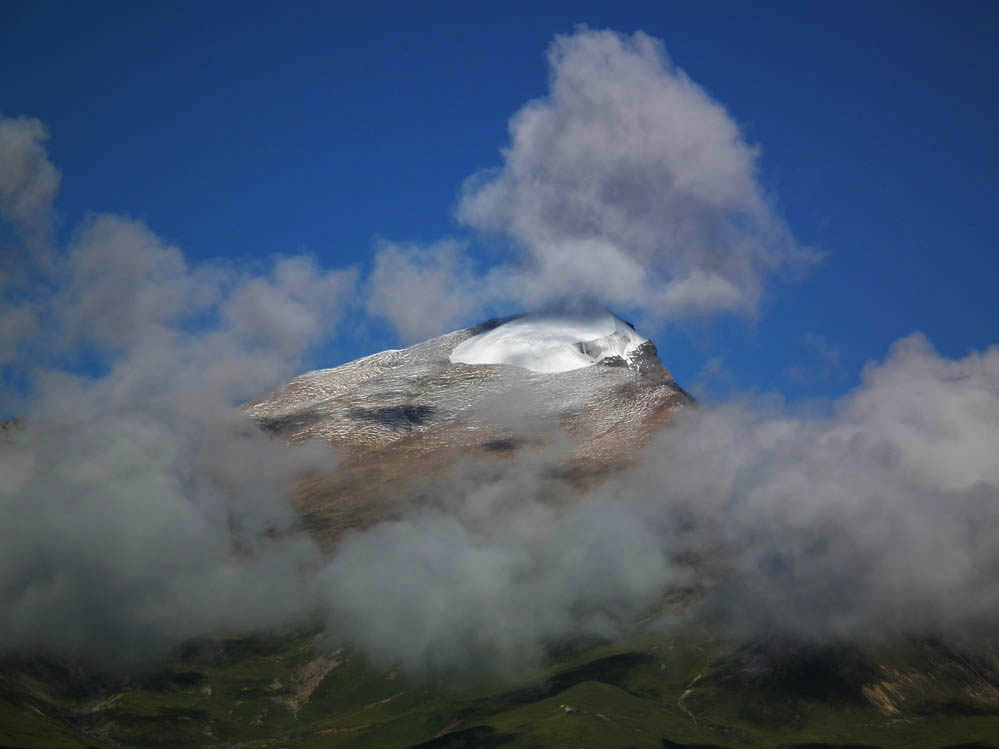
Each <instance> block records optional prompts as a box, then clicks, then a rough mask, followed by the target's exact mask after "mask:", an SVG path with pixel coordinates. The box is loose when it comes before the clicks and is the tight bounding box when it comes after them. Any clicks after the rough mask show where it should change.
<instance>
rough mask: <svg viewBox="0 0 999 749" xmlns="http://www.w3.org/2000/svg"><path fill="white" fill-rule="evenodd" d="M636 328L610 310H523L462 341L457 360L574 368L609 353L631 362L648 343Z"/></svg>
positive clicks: (555, 369) (453, 357)
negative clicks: (578, 312)
mask: <svg viewBox="0 0 999 749" xmlns="http://www.w3.org/2000/svg"><path fill="white" fill-rule="evenodd" d="M646 342H647V339H646V338H643V337H642V336H640V335H639V334H638V333H637V332H636V331H635V329H634V328H633V327H632V326H631V325H629V324H628V323H626V322H625V321H624V320H621V319H619V318H617V317H615V316H614V315H612V314H610V313H609V312H603V311H600V312H590V313H584V314H566V313H547V314H533V315H523V316H521V317H516V318H514V319H512V320H508V321H506V322H504V323H502V324H500V325H498V326H496V327H494V328H492V329H491V330H487V331H484V332H482V333H479V334H478V335H473V336H472V337H471V338H469V339H467V340H465V341H463V342H462V343H460V344H458V345H457V346H456V347H455V348H454V350H453V351H452V352H451V356H450V361H451V362H452V363H455V364H509V365H513V366H517V367H523V368H524V369H529V370H531V371H532V372H549V373H550V372H571V371H572V370H574V369H582V368H583V367H588V366H590V365H592V364H596V363H597V362H599V361H603V360H604V359H607V358H609V357H615V356H616V357H620V358H621V359H622V360H623V362H624V363H628V364H630V362H631V357H632V355H633V354H634V353H635V352H636V351H637V350H638V348H639V347H640V346H641V345H642V344H643V343H646Z"/></svg>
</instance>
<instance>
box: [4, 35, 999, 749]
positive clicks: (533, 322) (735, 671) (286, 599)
mask: <svg viewBox="0 0 999 749" xmlns="http://www.w3.org/2000/svg"><path fill="white" fill-rule="evenodd" d="M548 61H549V66H550V73H551V77H550V78H551V80H550V90H549V92H548V94H547V96H546V97H544V98H542V99H538V100H535V101H532V102H530V103H528V104H526V105H525V106H524V107H523V108H522V109H521V110H520V111H519V112H518V113H517V114H516V115H515V116H514V117H513V119H512V120H511V127H510V133H511V143H510V146H509V148H508V149H506V150H504V152H503V164H502V165H501V167H499V168H498V169H495V170H490V171H487V172H483V173H481V174H479V175H476V176H474V177H473V178H472V179H470V180H469V181H468V182H467V183H466V184H465V185H464V187H463V189H462V192H461V196H460V199H459V206H458V216H459V220H460V221H461V222H462V223H463V225H464V226H466V227H469V228H471V229H474V230H475V231H478V232H481V233H482V234H483V236H491V237H492V239H493V241H496V242H498V243H499V245H501V246H502V247H505V248H506V249H505V250H501V251H500V253H499V256H498V259H497V261H496V262H495V263H494V264H492V265H490V266H489V267H486V268H483V267H481V265H476V264H475V263H473V262H471V260H470V259H469V258H468V257H466V256H464V255H463V254H462V246H461V244H460V243H458V242H454V241H450V240H442V241H441V242H440V243H436V244H432V245H428V246H414V245H394V244H391V243H383V244H381V245H379V246H378V247H377V248H376V251H375V254H374V257H373V260H372V268H371V269H370V271H369V272H367V273H365V272H363V271H362V270H361V269H358V268H333V269H330V268H325V267H323V266H322V265H321V264H320V263H318V262H317V261H316V260H315V259H314V258H311V257H309V256H282V257H276V258H273V259H271V260H270V261H268V262H262V261H261V262H257V263H254V264H246V265H238V264H234V263H232V262H223V261H198V262H194V261H191V260H190V259H189V258H188V257H187V256H185V254H184V253H183V252H182V251H181V250H180V249H179V248H177V247H174V246H172V245H171V244H170V243H169V242H167V241H165V240H164V239H162V238H161V237H159V236H157V235H156V234H155V233H154V232H153V231H152V230H151V229H150V228H149V227H147V226H145V225H144V224H143V223H142V222H140V221H136V220H133V219H129V218H125V217H122V216H118V215H111V214H95V215H92V216H90V217H88V218H87V219H85V220H84V221H83V222H82V223H81V224H80V225H79V226H77V227H75V228H74V230H73V231H72V232H71V233H70V234H69V238H68V240H66V241H61V240H60V237H61V236H62V234H60V232H59V231H57V229H58V226H57V223H58V222H57V215H56V213H55V211H54V201H55V197H56V194H57V190H58V185H59V181H60V174H59V171H58V169H57V168H56V167H55V166H54V165H53V164H52V163H51V162H50V160H49V158H48V153H47V151H46V148H45V140H46V138H47V132H46V130H45V127H44V125H43V124H42V123H41V122H39V121H38V120H36V119H33V118H30V117H4V118H0V155H2V156H3V159H4V160H3V162H2V164H3V169H2V170H0V217H2V219H3V221H4V227H5V228H4V232H5V233H4V234H3V236H2V239H3V251H4V255H3V260H4V266H3V269H2V270H3V275H2V277H0V284H2V288H3V291H4V295H3V297H2V298H0V333H2V337H0V364H2V365H3V381H2V384H3V388H2V396H3V401H2V408H3V412H4V415H5V428H4V429H3V430H2V432H0V611H2V612H3V615H2V616H0V659H2V665H0V674H2V680H0V690H2V691H0V710H2V711H3V712H2V713H0V715H2V718H3V721H2V725H0V731H3V732H4V733H0V743H4V744H10V745H14V746H51V745H73V744H74V743H75V744H77V745H90V744H103V745H126V746H131V745H136V746H138V745H167V746H176V745H199V744H201V745H222V746H236V745H247V744H249V745H260V746H287V745H302V746H309V745H318V746H327V745H340V744H343V745H349V744H354V745H357V746H378V745H382V746H406V745H421V744H422V745H425V746H480V745H481V746H498V745H510V746H518V745H519V746H537V745H541V746H546V745H578V744H580V743H582V742H584V741H591V740H592V741H595V742H596V743H597V744H598V745H600V744H603V745H612V746H613V745H625V746H628V745H639V746H641V745H648V746H676V745H681V746H682V745H687V746H697V745H701V746H706V745H707V746H761V745H762V746H778V745H829V744H833V745H835V744H840V745H850V744H853V745H857V744H860V745H874V746H909V745H917V746H950V745H962V744H963V745H970V744H975V745H981V744H986V745H987V744H989V743H995V742H996V740H997V739H996V737H997V736H999V717H997V711H999V675H997V662H999V661H997V657H996V653H997V650H996V643H995V625H996V618H997V614H999V551H997V547H996V544H995V538H996V531H997V530H999V510H997V508H999V348H996V347H990V348H988V349H986V350H984V351H973V352H969V353H967V354H966V355H963V356H961V357H957V358H954V357H948V356H943V355H941V354H939V353H937V352H936V351H935V350H934V348H933V346H932V344H931V343H930V342H929V341H928V340H927V339H926V338H925V337H924V336H923V335H921V334H919V333H913V334H911V335H908V336H906V337H904V338H901V339H900V340H898V341H896V342H895V343H894V344H892V345H891V346H890V347H888V348H887V351H886V354H885V355H884V357H883V358H882V359H881V360H878V361H872V362H870V363H869V364H868V365H867V366H866V368H865V370H864V372H863V376H862V379H861V383H860V385H859V386H858V387H856V388H855V389H854V390H852V391H851V392H849V393H847V394H845V395H843V396H842V397H840V398H838V399H836V400H834V401H831V402H828V403H824V404H818V405H814V404H812V407H811V408H808V407H804V406H798V405H787V404H785V403H783V402H782V401H781V399H780V398H779V397H777V396H772V395H766V394H755V393H748V394H743V395H740V396H737V397H734V398H732V399H731V400H730V401H728V402H723V403H716V404H712V403H710V402H701V403H698V404H695V403H694V402H693V399H692V398H691V397H690V396H689V395H688V394H687V392H686V390H685V389H684V387H683V385H685V383H680V384H677V383H676V382H674V381H673V378H672V375H671V374H670V372H669V369H668V367H669V365H670V352H669V351H659V350H657V348H656V346H655V343H654V342H653V341H652V340H651V339H650V337H649V336H647V335H645V334H643V333H642V332H640V331H645V330H647V329H648V328H647V327H646V325H645V323H646V322H648V323H649V324H650V325H658V324H659V323H661V322H662V321H663V320H664V319H668V320H669V321H670V324H679V323H680V322H682V321H683V320H685V319H688V318H689V317H697V316H699V315H707V314H712V313H718V312H728V313H736V314H745V315H749V316H752V315H753V314H754V312H755V311H756V310H757V309H758V308H759V305H760V303H761V300H762V298H763V296H764V294H765V292H766V289H767V284H768V280H769V279H770V278H771V277H772V276H773V275H774V274H776V273H778V272H781V271H783V272H788V271H791V270H795V271H796V272H803V271H804V270H806V269H807V268H808V267H810V266H811V265H814V264H815V263H816V262H818V261H819V260H820V256H821V254H820V253H817V252H815V251H812V250H810V249H808V248H804V247H802V246H800V245H799V243H798V242H797V241H796V240H795V239H794V237H793V236H791V233H790V230H789V229H788V228H787V226H786V224H785V222H784V220H783V219H782V218H781V216H780V215H779V213H778V212H777V211H776V209H775V207H774V206H773V205H772V203H771V201H770V200H769V199H768V198H767V195H766V191H765V190H763V189H762V186H761V183H760V182H759V179H758V174H757V171H756V160H757V157H758V151H757V150H756V149H754V148H753V147H752V146H751V145H749V144H748V143H747V142H746V140H745V138H744V137H743V135H742V133H741V131H740V129H739V127H738V126H737V125H736V123H735V122H734V121H733V120H732V119H731V117H729V115H728V114H727V113H726V111H725V110H724V108H723V107H721V106H720V105H719V104H718V103H717V102H715V101H714V100H713V99H711V97H710V96H709V95H708V94H707V93H706V92H705V91H704V90H703V89H701V88H700V87H699V86H697V85H696V84H695V83H694V82H692V81H691V80H690V78H689V77H688V76H687V75H686V74H684V73H683V71H681V70H679V69H678V68H676V67H675V66H674V65H673V64H672V62H671V61H670V60H669V58H668V57H667V56H666V54H665V50H664V48H663V47H662V45H661V44H660V43H658V42H656V41H655V40H653V39H651V38H649V37H647V36H646V35H643V34H635V35H632V36H625V35H621V34H617V33H614V32H609V31H608V32H604V31H592V30H589V29H585V28H582V29H579V30H577V31H576V32H575V33H573V34H569V35H564V36H559V37H558V38H557V39H556V40H555V41H554V42H553V44H552V47H551V49H550V50H549V55H548ZM584 84H585V85H584ZM628 102H631V103H633V105H634V109H628V108H627V107H624V104H625V103H628ZM622 111H625V112H630V113H631V116H629V117H621V116H619V115H620V113H621V112H622ZM664 113H679V115H678V116H677V117H666V118H664V116H663V115H664ZM681 115H682V116H681ZM594 143H598V144H601V148H594V147H593V144H594ZM593 299H599V300H602V302H603V303H604V304H607V305H609V308H610V309H613V310H614V314H611V313H610V312H607V311H606V310H604V309H602V308H601V311H599V312H597V311H594V308H593V307H592V305H591V300H593ZM581 300H582V301H581ZM504 306H507V307H509V306H516V307H517V308H518V309H520V310H523V311H526V314H525V315H523V316H517V317H513V318H504V317H500V318H494V319H491V320H490V319H489V318H490V317H491V316H492V314H493V311H494V308H501V307H504ZM632 313H636V314H635V315H633V314H632ZM618 315H622V316H623V317H619V316H618ZM358 316H360V317H359V318H358ZM624 318H627V319H628V320H634V322H635V324H634V325H633V324H631V323H630V322H626V321H625V319H624ZM358 319H360V320H361V322H360V323H359V322H358ZM371 320H378V321H381V322H385V323H388V324H390V325H392V326H393V328H394V330H396V332H397V333H398V335H399V336H400V338H401V339H402V340H404V341H411V340H421V339H423V340H422V342H421V343H416V344H414V345H412V346H408V347H403V348H399V349H394V350H390V351H383V352H377V353H372V354H371V355H370V356H368V357H365V358H362V359H359V360H357V361H354V362H350V363H347V364H345V365H342V366H340V367H335V368H332V369H323V370H312V369H311V367H312V366H313V364H312V360H311V358H310V355H311V354H312V353H313V352H314V351H315V350H316V349H317V347H318V346H320V345H321V344H322V343H323V342H324V341H327V340H329V339H330V337H332V336H336V335H337V334H338V332H342V331H343V330H344V328H345V327H347V326H353V327H352V329H355V330H356V329H362V328H363V325H364V324H365V323H367V322H370V321H371ZM481 320H489V321H488V322H483V323H481V324H480V325H477V326H475V327H471V328H469V327H465V326H467V325H469V324H470V323H473V322H475V321H481ZM447 330H451V331H452V332H450V333H445V332H444V331H447ZM442 333H443V335H441V334H442ZM664 365H665V366H664ZM7 416H10V417H14V416H16V417H17V421H16V423H14V424H12V425H10V426H6V422H7V419H6V417H7Z"/></svg>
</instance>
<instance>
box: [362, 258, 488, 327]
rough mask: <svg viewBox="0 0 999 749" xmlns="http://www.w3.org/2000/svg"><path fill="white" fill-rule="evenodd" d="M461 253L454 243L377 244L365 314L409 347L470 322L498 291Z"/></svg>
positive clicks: (369, 280)
mask: <svg viewBox="0 0 999 749" xmlns="http://www.w3.org/2000/svg"><path fill="white" fill-rule="evenodd" d="M464 250H465V247H464V246H463V245H461V244H459V243H458V242H454V241H442V242H438V243H436V244H434V245H430V246H427V247H421V246H419V245H412V244H406V245H400V244H394V243H392V242H381V243H379V245H378V247H377V251H376V253H375V266H374V270H373V271H372V273H371V276H370V277H369V279H368V288H367V291H368V298H367V311H368V314H370V315H372V316H374V317H380V318H382V319H384V320H386V321H388V322H389V323H390V324H391V325H392V326H393V328H394V329H395V330H396V331H397V332H398V333H399V335H400V336H401V337H402V339H403V340H404V341H406V342H407V343H412V342H414V341H418V340H422V339H425V338H431V337H433V336H437V335H440V334H441V333H444V332H446V331H448V330H451V329H453V328H455V327H458V326H461V325H469V324H471V323H470V321H469V317H470V316H472V315H475V314H477V313H480V312H481V311H482V309H483V308H484V307H487V306H488V305H489V304H490V302H491V301H493V299H494V298H495V295H496V294H497V289H496V287H495V286H491V285H490V284H488V283H487V282H486V279H484V278H481V277H479V276H476V274H475V272H474V270H473V268H472V267H471V264H470V262H469V260H468V259H467V257H466V256H465V255H464ZM475 322H477V321H475Z"/></svg>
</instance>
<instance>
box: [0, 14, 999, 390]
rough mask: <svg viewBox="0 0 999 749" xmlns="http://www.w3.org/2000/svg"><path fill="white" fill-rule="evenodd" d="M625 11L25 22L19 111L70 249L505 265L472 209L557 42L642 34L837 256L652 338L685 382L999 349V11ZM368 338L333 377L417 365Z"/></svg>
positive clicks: (12, 80) (823, 375) (817, 372)
mask: <svg viewBox="0 0 999 749" xmlns="http://www.w3.org/2000/svg"><path fill="white" fill-rule="evenodd" d="M608 5H609V4H607V3H591V4H587V3H572V4H567V3H566V4H563V3H548V4H545V7H544V8H543V9H541V10H538V9H537V8H536V7H535V5H534V4H515V3H514V4H509V3H508V4H504V5H502V6H497V7H495V8H491V7H490V8H486V7H483V8H474V9H473V8H461V9H458V8H456V7H454V6H448V5H445V4H421V5H419V6H415V5H412V4H401V3H400V4H387V3H386V4H369V5H366V6H365V8H363V9H362V8H360V7H357V8H355V7H349V6H347V5H345V4H339V3H318V4H297V3H288V4H283V5H281V6H279V7H275V6H274V5H270V4H268V5H265V4H254V3H240V4H226V3H219V4H213V6H212V7H211V8H209V9H206V8H203V7H199V6H198V5H195V4H171V5H170V6H169V7H167V6H163V7H156V8H153V7H145V5H144V4H135V3H100V4H93V5H84V4H79V3H42V2H39V3H10V2H6V3H3V4H0V71H2V78H3V80H4V84H3V86H2V89H0V113H2V114H4V115H7V116H20V115H27V116H32V117H37V118H38V119H40V120H41V121H42V122H43V123H45V125H46V126H47V127H48V129H49V131H50V133H51V140H50V141H49V142H48V144H47V146H48V151H49V155H50V158H51V160H52V161H53V162H54V163H55V164H56V165H57V166H58V167H59V168H60V169H61V170H62V173H63V179H62V185H61V188H60V192H59V196H58V199H57V201H56V208H57V210H58V213H59V216H60V226H61V229H62V232H63V234H64V235H68V234H69V233H70V232H71V231H72V229H73V227H74V226H75V225H76V224H77V222H78V221H79V220H80V219H81V218H82V217H83V216H85V215H86V214H87V213H88V212H91V211H110V212H116V213H121V214H124V215H126V216H130V217H134V218H139V219H142V220H143V221H145V222H146V223H147V224H148V226H149V227H150V228H151V229H152V230H153V231H154V232H156V233H157V234H158V235H159V236H161V237H163V238H164V239H166V240H167V241H169V242H170V243H173V244H176V245H178V246H180V247H181V248H183V250H184V252H185V254H186V255H187V256H188V257H189V258H192V259H195V260H198V259H210V258H217V257H223V258H229V259H233V260H253V259H254V258H263V257H267V256H270V255H272V254H274V253H281V254H286V253H295V252H300V251H303V250H304V251H306V252H309V253H312V254H313V255H315V256H316V258H317V259H318V261H319V262H320V263H321V264H322V265H324V266H328V267H331V268H338V267H343V266H346V265H351V264H357V265H359V266H360V268H361V269H362V272H363V273H367V272H368V271H370V269H371V265H372V262H373V258H374V252H375V246H376V242H377V241H378V240H379V239H385V240H389V241H393V242H417V243H432V242H435V241H438V240H441V239H445V238H448V237H457V238H461V239H465V240H467V241H468V242H469V243H470V244H469V249H468V250H467V251H468V252H469V253H470V256H471V259H472V260H473V262H476V263H482V264H488V262H489V258H490V254H489V253H490V252H491V251H492V250H491V249H490V246H489V242H488V241H487V240H485V239H483V238H482V237H481V236H479V235H478V234H476V233H474V232H472V231H471V230H470V229H469V228H468V227H467V226H464V225H461V224H459V222H458V221H457V220H456V218H455V211H456V206H457V204H458V199H459V198H458V196H459V192H460V189H461V186H462V183H463V181H464V180H465V179H466V178H468V177H469V176H471V175H473V174H475V173H476V172H478V171H479V170H481V169H483V168H487V167H495V166H499V165H500V163H501V156H500V149H501V148H502V147H504V146H505V145H507V144H508V142H509V136H508V134H507V121H508V119H509V118H510V116H511V115H513V114H514V113H515V112H517V111H518V110H519V109H520V108H521V107H522V106H523V105H524V104H525V103H526V102H528V101H529V100H531V99H533V98H535V97H539V96H543V95H545V93H546V91H547V78H548V71H547V68H546V64H545V60H544V53H545V50H546V48H547V47H548V45H549V44H550V43H551V41H552V39H553V37H554V36H555V35H556V34H560V33H568V32H571V31H572V29H573V28H574V26H575V25H576V24H578V23H586V24H588V25H589V26H590V27H591V28H594V29H601V28H612V29H615V30H618V31H620V32H623V33H625V34H630V33H632V32H634V31H638V30H641V31H644V32H646V33H647V34H648V35H649V36H651V37H654V38H657V39H660V40H662V41H663V42H664V43H665V47H666V49H667V51H668V53H669V55H670V57H671V58H672V61H673V62H674V63H675V64H676V65H677V66H678V67H679V68H682V69H683V70H685V71H686V73H687V74H688V75H689V76H690V78H691V79H693V80H694V81H695V82H696V83H698V84H699V85H700V86H702V87H703V88H704V89H705V90H706V91H707V92H708V94H710V96H711V97H712V98H713V99H714V100H716V101H717V102H719V103H720V104H721V105H723V106H724V107H725V108H726V109H727V111H728V113H729V115H730V117H731V118H732V120H734V122H735V123H737V125H738V126H739V128H740V130H741V132H742V134H743V136H744V137H745V139H746V140H747V141H748V142H749V143H750V144H754V145H758V146H759V147H760V148H761V150H762V155H761V156H760V158H759V161H758V164H757V165H758V168H759V170H760V171H759V181H760V183H761V184H762V186H763V188H764V189H765V190H766V192H767V194H768V195H770V196H771V198H772V199H773V200H774V201H775V204H776V208H777V211H778V212H779V213H780V214H781V215H782V216H783V218H784V220H786V223H787V226H788V227H789V229H790V231H791V232H792V233H793V235H794V237H795V238H796V240H797V242H798V243H799V244H801V245H802V246H808V247H814V248H817V249H818V250H820V251H821V252H823V253H825V257H824V259H823V261H822V262H821V263H820V264H819V265H817V266H815V267H814V268H813V269H812V270H811V271H810V272H809V273H808V274H807V275H805V276H804V277H803V278H801V279H798V280H794V281H789V280H788V281H785V280H780V279H779V278H771V279H770V280H769V281H768V282H767V284H766V291H765V293H764V295H763V297H762V300H761V302H760V305H759V313H758V315H757V316H756V317H755V318H751V317H750V318H747V317H745V316H740V315H732V314H722V315H719V316H712V317H710V318H703V319H697V320H686V319H685V320H679V321H667V322H663V323H662V324H661V325H658V327H657V329H652V330H643V332H645V333H646V335H649V336H650V337H652V338H653V339H654V340H655V341H656V342H657V343H658V344H659V347H660V352H661V357H662V359H663V361H664V363H665V364H666V365H667V366H668V367H670V368H671V370H673V372H674V374H675V376H676V377H677V379H678V381H680V382H681V384H689V383H693V382H695V381H696V380H698V379H699V377H701V376H702V375H701V374H700V373H702V372H703V371H704V369H705V367H706V366H707V367H708V369H709V370H710V369H712V368H714V369H715V370H717V371H718V372H719V373H720V376H719V377H717V378H716V380H715V386H716V388H718V387H721V386H723V385H724V383H725V382H726V381H729V382H731V383H733V384H734V385H735V386H737V387H739V388H750V389H757V390H763V391H771V390H775V391H778V392H782V393H784V394H786V395H787V396H788V397H789V398H791V399H795V400H797V399H807V398H811V397H821V396H828V395H834V394H838V393H841V392H843V391H845V390H847V389H849V388H850V387H852V386H853V385H854V384H855V383H856V382H857V379H858V377H859V372H860V369H861V367H862V366H863V364H864V363H865V362H866V361H868V360H871V359H881V358H883V357H884V356H885V353H886V351H887V349H888V347H889V346H890V344H891V343H892V342H893V341H895V340H897V339H898V338H900V337H902V336H904V335H906V334H908V333H910V332H913V331H917V330H918V331H922V332H924V333H925V334H926V335H927V336H928V338H929V339H930V340H931V341H932V342H933V344H934V345H935V346H936V347H937V349H938V350H939V351H940V352H941V353H942V354H944V355H946V356H950V357H958V356H962V355H964V354H965V353H967V352H968V351H969V350H970V349H983V348H985V347H987V346H988V345H990V344H993V343H996V342H997V336H996V332H995V328H996V325H995V321H996V320H999V305H997V304H996V302H995V301H994V299H995V292H994V288H995V277H996V270H997V266H999V261H997V260H996V253H995V239H994V237H995V227H996V216H997V215H999V211H997V210H996V208H997V206H996V194H997V190H996V188H997V179H996V174H997V173H999V145H997V140H996V138H995V134H994V130H995V122H996V121H997V115H999V52H997V51H996V47H997V45H996V44H995V39H996V36H997V32H999V6H997V5H995V4H994V3H970V2H966V3H961V4H959V5H958V6H957V7H956V8H944V7H943V6H942V5H941V4H939V3H937V4H929V3H927V4H918V3H905V4H895V3H836V4H833V3H779V4H768V5H767V6H765V7H762V6H760V5H759V4H753V7H750V4H748V3H710V4H709V3H698V4H690V3H687V4H675V5H674V4H669V3H643V4H630V3H614V4H613V7H608ZM476 321H477V320H475V319H468V320H467V321H465V322H467V323H468V324H471V323H474V322H476ZM347 330H348V331H351V330H353V332H348V333H341V334H340V335H339V336H338V337H337V338H336V339H335V341H334V343H333V344H331V345H330V346H328V347H326V348H324V349H323V350H322V351H321V352H319V354H318V359H317V361H316V364H319V365H324V366H331V365H333V364H336V363H339V362H342V361H346V360H349V359H353V358H356V357H357V356H361V355H363V354H366V353H370V352H371V351H372V350H375V349H378V348H384V347H386V346H389V345H393V344H394V343H395V339H394V338H393V336H392V334H391V332H390V330H389V329H388V327H385V326H381V325H379V324H368V323H364V324H361V325H359V326H357V327H356V328H350V327H348V328H347ZM441 332H443V331H441Z"/></svg>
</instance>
